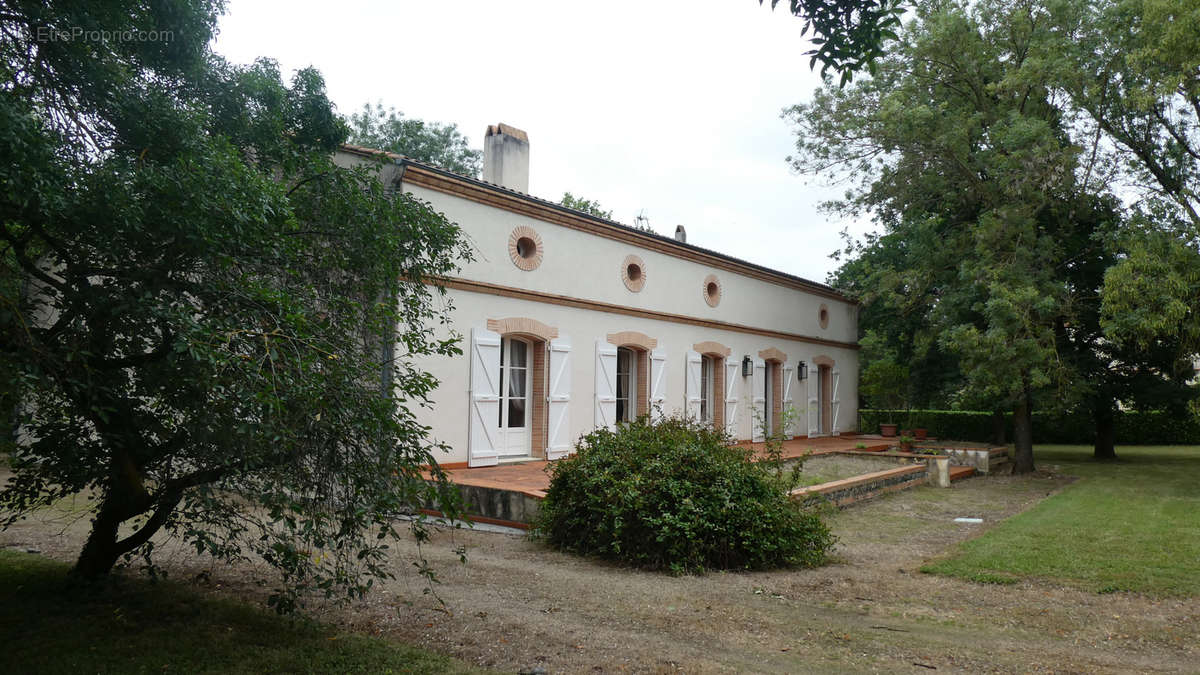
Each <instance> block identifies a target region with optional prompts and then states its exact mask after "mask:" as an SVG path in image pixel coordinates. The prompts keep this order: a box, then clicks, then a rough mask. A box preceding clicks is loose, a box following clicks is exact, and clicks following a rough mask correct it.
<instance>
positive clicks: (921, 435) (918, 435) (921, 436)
mask: <svg viewBox="0 0 1200 675" xmlns="http://www.w3.org/2000/svg"><path fill="white" fill-rule="evenodd" d="M928 434H929V430H928V429H922V428H921V427H917V428H916V429H913V438H915V439H917V440H918V441H923V440H925V436H927V435H928Z"/></svg>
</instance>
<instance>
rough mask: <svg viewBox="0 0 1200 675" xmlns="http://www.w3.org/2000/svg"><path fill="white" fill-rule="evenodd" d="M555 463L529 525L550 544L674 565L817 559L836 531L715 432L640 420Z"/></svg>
mask: <svg viewBox="0 0 1200 675" xmlns="http://www.w3.org/2000/svg"><path fill="white" fill-rule="evenodd" d="M576 450H577V452H576V453H575V454H574V455H572V456H571V457H568V458H566V459H563V460H560V461H558V462H555V463H554V465H553V469H552V470H551V481H550V488H549V490H548V491H547V493H546V498H545V499H544V500H543V501H542V504H541V507H540V509H539V512H538V517H537V520H536V521H535V523H534V531H535V533H536V534H537V535H538V536H540V537H541V538H543V539H544V540H545V541H546V542H547V543H549V544H550V545H551V546H554V547H556V548H559V549H562V550H566V551H571V552H574V553H579V554H582V555H589V556H596V557H600V558H605V559H610V560H616V561H620V562H624V563H627V564H631V565H635V566H637V567H643V568H648V569H662V570H669V571H671V572H673V573H677V574H679V573H691V572H701V571H703V570H706V569H734V568H741V569H761V568H770V567H780V566H787V565H817V564H820V563H821V562H822V561H824V559H825V554H826V552H827V551H828V550H829V549H830V547H832V545H833V542H834V538H833V535H832V534H830V532H829V529H828V528H827V527H826V526H825V524H824V523H823V522H821V519H820V517H819V516H818V515H817V514H816V513H813V512H811V511H808V510H805V509H803V508H802V507H800V506H799V505H797V504H795V503H793V502H792V501H790V500H789V499H788V498H787V494H786V490H785V489H784V488H785V482H784V479H782V478H779V477H776V476H775V475H774V474H773V473H772V472H771V471H770V470H769V468H768V467H766V466H764V465H760V464H756V463H754V462H752V461H751V452H750V451H749V450H748V449H746V448H739V447H732V446H730V445H729V443H728V439H727V438H726V437H725V436H723V435H722V434H720V433H717V432H714V431H712V430H709V429H706V428H703V427H701V426H699V425H697V424H695V423H692V422H689V421H686V420H683V419H680V418H668V419H666V420H663V421H662V422H659V423H651V422H649V421H648V420H647V419H645V418H643V419H640V420H638V421H637V422H633V423H631V424H625V425H622V426H621V427H620V428H619V429H618V430H617V431H616V432H613V431H609V430H607V429H598V430H596V431H593V432H592V433H590V434H588V435H586V436H584V437H583V438H582V439H580V441H579V443H578V444H577V446H576Z"/></svg>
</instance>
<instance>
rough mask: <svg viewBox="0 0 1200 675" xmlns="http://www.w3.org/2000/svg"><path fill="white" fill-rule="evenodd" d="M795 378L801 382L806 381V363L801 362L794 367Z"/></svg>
mask: <svg viewBox="0 0 1200 675" xmlns="http://www.w3.org/2000/svg"><path fill="white" fill-rule="evenodd" d="M796 376H797V377H799V378H800V379H801V380H807V379H808V364H807V363H805V362H803V361H801V362H800V365H798V366H797V367H796Z"/></svg>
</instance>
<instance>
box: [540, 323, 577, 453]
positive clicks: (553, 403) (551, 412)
mask: <svg viewBox="0 0 1200 675" xmlns="http://www.w3.org/2000/svg"><path fill="white" fill-rule="evenodd" d="M547 403H548V405H547V409H548V417H549V421H548V429H547V433H546V459H559V458H560V457H566V456H567V455H568V454H570V452H571V425H570V412H571V343H570V341H569V340H567V338H566V336H560V337H559V338H557V339H554V340H551V341H550V386H549V389H548V390H547Z"/></svg>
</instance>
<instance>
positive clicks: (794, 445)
mask: <svg viewBox="0 0 1200 675" xmlns="http://www.w3.org/2000/svg"><path fill="white" fill-rule="evenodd" d="M859 443H862V444H863V445H864V446H865V448H857V447H856V446H857V445H858V444H859ZM893 444H894V439H892V441H890V442H889V440H888V439H884V438H882V437H880V436H838V437H830V438H800V439H796V440H791V441H784V443H783V457H784V458H785V459H790V458H792V457H799V456H801V455H803V454H805V453H806V452H809V451H812V453H813V454H818V455H819V454H824V453H828V452H836V451H839V450H855V449H861V450H867V451H876V450H885V449H887V448H888V447H889V446H891V445H893ZM743 445H747V446H749V447H752V448H754V449H755V450H756V451H758V452H759V453H761V452H763V451H764V450H765V445H764V444H763V443H745V444H743ZM548 465H549V462H546V461H534V462H522V463H520V464H500V465H498V466H488V467H479V468H474V469H452V470H449V471H447V472H446V475H447V476H449V478H450V480H451V481H452V482H454V483H458V484H459V485H474V486H477V487H486V488H496V489H500V490H513V491H516V492H521V493H523V494H527V495H529V496H531V497H537V498H539V499H540V498H542V497H545V496H546V488H548V487H549V486H550V475H549V473H547V471H546V468H547V466H548Z"/></svg>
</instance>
